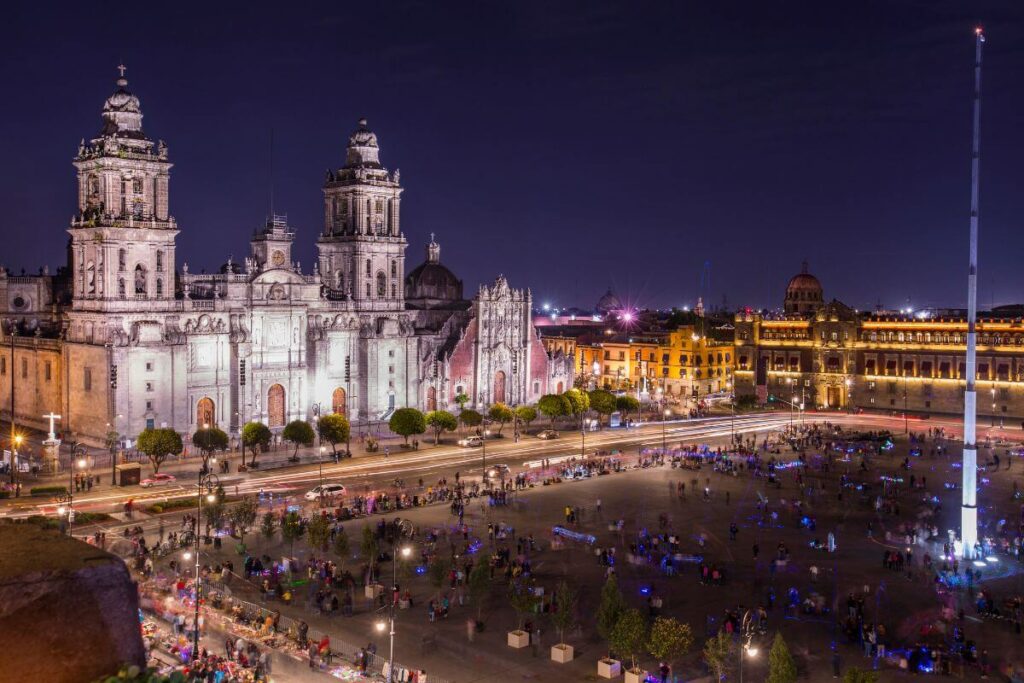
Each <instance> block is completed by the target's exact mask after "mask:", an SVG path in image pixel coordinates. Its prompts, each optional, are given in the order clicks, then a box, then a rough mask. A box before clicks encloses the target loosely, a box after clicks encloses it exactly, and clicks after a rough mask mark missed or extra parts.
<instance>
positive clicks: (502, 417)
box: [487, 403, 516, 436]
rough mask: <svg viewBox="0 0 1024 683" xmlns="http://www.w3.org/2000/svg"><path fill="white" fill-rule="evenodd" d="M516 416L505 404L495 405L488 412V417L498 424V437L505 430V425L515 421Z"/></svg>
mask: <svg viewBox="0 0 1024 683" xmlns="http://www.w3.org/2000/svg"><path fill="white" fill-rule="evenodd" d="M515 416H516V415H515V413H513V412H512V409H511V408H509V407H508V406H507V405H505V404H504V403H495V404H494V405H492V406H491V408H490V410H488V411H487V417H489V418H491V420H492V421H494V422H497V423H498V436H501V430H502V429H504V428H505V423H506V422H509V421H511V420H512V419H514V418H515Z"/></svg>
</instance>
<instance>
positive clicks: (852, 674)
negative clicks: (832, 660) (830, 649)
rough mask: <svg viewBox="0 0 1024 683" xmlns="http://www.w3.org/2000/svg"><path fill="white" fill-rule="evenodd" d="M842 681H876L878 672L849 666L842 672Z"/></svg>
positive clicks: (852, 682) (860, 682) (861, 682)
mask: <svg viewBox="0 0 1024 683" xmlns="http://www.w3.org/2000/svg"><path fill="white" fill-rule="evenodd" d="M843 683H878V673H877V672H875V671H865V670H864V669H858V668H857V667H855V666H854V667H850V668H849V669H847V670H846V673H845V674H843Z"/></svg>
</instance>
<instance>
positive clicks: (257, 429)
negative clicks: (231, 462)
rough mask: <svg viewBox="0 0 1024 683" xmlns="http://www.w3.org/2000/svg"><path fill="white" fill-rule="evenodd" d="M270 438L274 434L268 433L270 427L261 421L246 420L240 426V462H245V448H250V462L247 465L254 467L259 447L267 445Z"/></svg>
mask: <svg viewBox="0 0 1024 683" xmlns="http://www.w3.org/2000/svg"><path fill="white" fill-rule="evenodd" d="M272 438H274V435H273V434H271V433H270V427H268V426H267V425H265V424H263V423H262V422H247V423H246V424H245V426H244V427H242V449H243V450H242V462H245V449H246V448H251V449H252V462H251V463H249V466H250V467H255V466H256V456H257V455H258V454H259V451H260V449H261V448H266V447H267V446H269V445H270V440H271V439H272Z"/></svg>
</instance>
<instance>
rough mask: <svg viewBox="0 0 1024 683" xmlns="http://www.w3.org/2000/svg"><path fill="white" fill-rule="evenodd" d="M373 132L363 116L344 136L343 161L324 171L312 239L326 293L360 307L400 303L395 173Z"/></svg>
mask: <svg viewBox="0 0 1024 683" xmlns="http://www.w3.org/2000/svg"><path fill="white" fill-rule="evenodd" d="M379 153H380V149H379V147H378V145H377V136H376V135H375V134H374V133H373V132H372V131H371V130H370V129H369V128H368V127H367V124H366V119H361V120H360V121H359V127H358V128H357V129H356V131H355V132H354V133H352V135H351V136H350V137H349V140H348V149H347V153H346V156H345V165H344V166H343V167H342V168H340V169H338V170H336V171H328V172H327V182H326V183H325V184H324V188H323V190H324V230H323V234H322V235H321V236H320V239H319V240H318V241H317V247H318V250H319V259H320V261H319V265H320V273H321V276H322V278H323V281H324V285H325V286H326V288H327V292H328V296H330V297H331V298H334V299H348V300H351V301H352V302H353V303H354V304H355V307H356V309H357V310H360V311H400V310H403V309H404V308H405V292H404V289H403V282H404V276H405V247H406V241H405V235H403V234H402V231H401V224H400V218H399V216H400V214H399V203H400V201H401V199H400V197H401V194H402V187H401V185H399V172H398V171H395V172H394V173H389V172H388V170H387V169H386V168H384V167H383V166H381V164H380V158H379Z"/></svg>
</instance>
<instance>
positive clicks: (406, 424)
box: [388, 408, 427, 443]
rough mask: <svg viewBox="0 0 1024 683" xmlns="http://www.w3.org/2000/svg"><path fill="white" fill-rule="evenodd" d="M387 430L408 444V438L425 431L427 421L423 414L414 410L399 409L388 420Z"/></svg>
mask: <svg viewBox="0 0 1024 683" xmlns="http://www.w3.org/2000/svg"><path fill="white" fill-rule="evenodd" d="M388 428H390V429H391V431H393V432H394V433H395V434H398V435H399V436H401V437H402V438H404V439H405V443H409V437H410V436H413V435H415V434H422V433H423V432H425V431H427V421H426V420H425V419H424V417H423V413H421V412H420V411H418V410H416V409H415V408H399V409H398V410H396V411H395V412H394V413H393V414H392V415H391V419H390V420H388Z"/></svg>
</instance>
